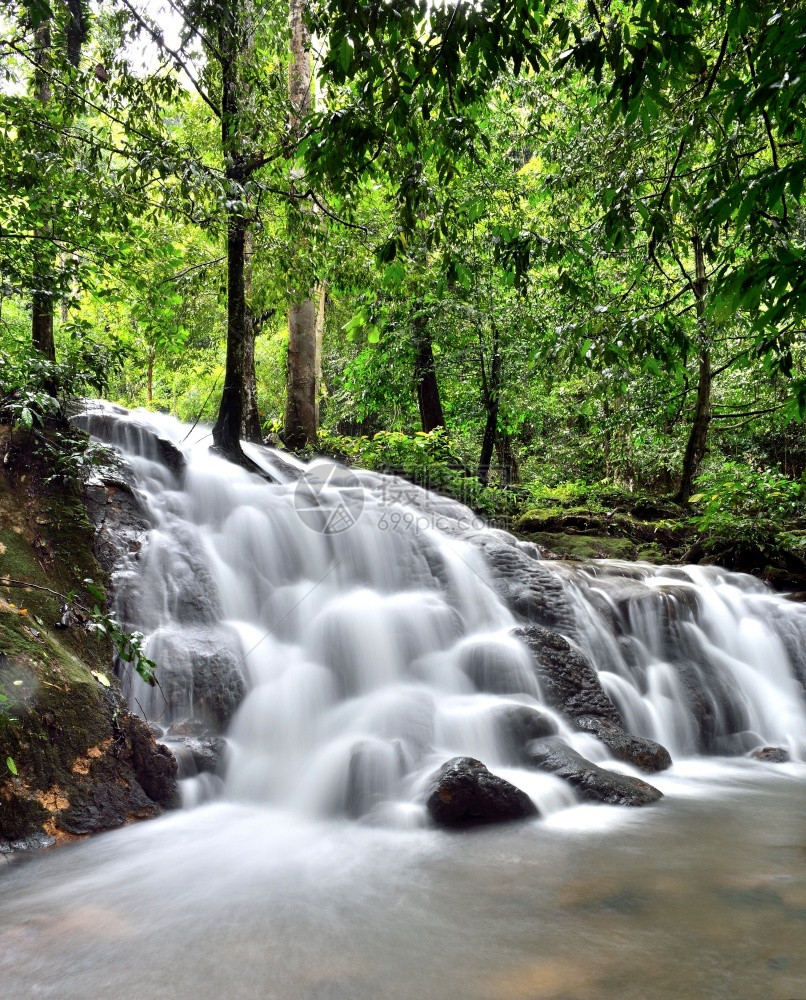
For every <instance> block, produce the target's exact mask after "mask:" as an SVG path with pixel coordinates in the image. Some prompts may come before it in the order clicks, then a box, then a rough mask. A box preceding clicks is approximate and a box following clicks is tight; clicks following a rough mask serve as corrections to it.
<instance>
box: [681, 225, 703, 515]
mask: <svg viewBox="0 0 806 1000" xmlns="http://www.w3.org/2000/svg"><path fill="white" fill-rule="evenodd" d="M694 268H695V272H694V298H695V303H696V309H697V325H698V339H699V344H700V348H699V380H698V382H697V404H696V406H695V408H694V422H693V423H692V425H691V432H690V433H689V437H688V442H687V444H686V453H685V456H684V458H683V471H682V475H681V477H680V487H679V488H678V491H677V494H676V496H675V499H676V500H677V502H678V503H686V502H687V501H688V498H689V497H690V496H691V493H692V490H693V487H694V479H695V477H696V475H697V472H698V471H699V468H700V463H701V462H702V460H703V457H704V456H705V448H706V444H707V441H708V427H709V425H710V423H711V347H710V340H709V336H708V331H707V330H706V324H705V298H706V295H707V294H708V279H707V277H706V272H705V257H704V256H703V249H702V241H701V239H700V237H699V236H698V235H696V234H695V236H694Z"/></svg>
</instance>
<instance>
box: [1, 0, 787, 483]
mask: <svg viewBox="0 0 806 1000" xmlns="http://www.w3.org/2000/svg"><path fill="white" fill-rule="evenodd" d="M1 23H2V37H0V72H2V78H3V82H2V85H0V124H1V125H2V129H3V136H4V142H3V144H2V147H0V192H1V193H2V197H0V284H1V286H2V300H0V305H1V306H2V313H1V314H0V315H1V316H2V326H1V327H0V344H1V345H2V350H3V351H4V352H5V353H6V355H7V356H9V357H10V356H12V355H13V356H14V357H19V356H20V352H29V353H31V352H33V353H34V354H36V353H37V352H38V353H39V354H40V355H44V356H46V357H47V358H48V359H49V360H51V361H53V360H54V359H56V358H58V359H59V360H65V361H68V362H70V363H73V364H74V365H75V366H76V368H77V369H78V368H82V369H83V368H86V367H87V363H91V362H92V361H93V359H95V363H96V364H97V365H99V366H103V368H104V373H105V378H104V382H103V384H104V385H105V387H106V391H107V392H108V393H109V394H110V395H111V396H113V397H114V398H116V399H119V400H120V401H122V402H125V403H128V404H147V405H152V406H160V407H164V408H167V409H171V410H173V411H174V412H177V413H178V414H179V415H180V416H183V417H186V418H190V419H196V418H199V417H200V418H202V419H206V420H209V421H210V422H211V423H213V427H214V429H213V436H214V439H215V441H216V443H217V445H218V446H219V447H220V448H221V449H222V450H223V451H225V452H226V453H227V454H229V455H230V456H231V457H235V458H238V460H241V461H245V459H244V456H243V454H242V453H241V452H240V444H239V441H240V439H241V437H243V436H246V437H251V438H253V439H255V438H260V437H264V436H266V435H275V437H274V438H273V440H285V442H286V444H287V446H289V447H295V448H299V447H309V448H310V447H313V446H315V445H316V441H317V437H318V439H319V447H328V448H330V449H331V450H333V451H335V452H336V453H339V454H343V455H346V454H358V453H361V454H363V456H364V458H365V459H367V460H368V458H369V455H368V452H367V448H366V447H364V445H361V444H360V443H358V444H356V442H360V441H361V440H362V439H366V441H371V440H372V439H373V437H374V436H375V435H381V437H379V438H378V439H377V440H378V442H379V443H380V444H384V445H385V446H387V447H388V448H389V449H390V452H391V451H393V450H394V448H393V447H392V443H391V440H390V439H389V438H388V437H384V435H389V434H403V435H404V436H405V438H406V440H408V441H410V446H409V447H410V449H413V450H416V449H417V448H418V447H420V448H422V447H426V445H425V444H423V441H424V440H425V438H424V437H419V438H418V433H419V434H420V435H429V436H430V437H429V438H428V440H429V441H430V440H431V437H433V440H434V442H435V444H434V447H435V448H436V453H438V454H439V455H441V456H442V459H441V460H444V462H446V463H447V465H448V466H449V467H452V468H454V469H455V470H458V471H459V472H460V473H461V475H462V476H465V477H469V478H477V479H478V480H479V481H480V482H481V483H483V484H485V488H488V489H492V490H499V491H500V490H504V489H510V490H511V489H513V488H514V487H513V484H514V483H520V484H521V485H524V484H526V485H528V484H530V483H531V484H534V483H541V484H543V486H546V487H549V486H552V485H553V484H557V483H561V482H571V481H573V482H579V481H585V482H588V483H603V482H605V483H612V484H615V485H618V486H619V487H623V488H627V489H633V490H635V489H649V490H654V491H659V492H667V493H670V494H671V493H674V494H676V495H677V498H678V499H679V500H681V501H683V502H685V501H687V500H688V499H689V498H690V497H691V496H692V495H696V494H697V493H698V492H702V490H700V489H699V487H698V486H697V485H696V480H697V476H698V475H706V476H707V475H716V474H717V473H718V470H719V469H720V468H722V467H724V463H725V462H730V463H734V465H735V463H737V462H738V463H740V465H741V466H742V467H743V468H746V469H747V470H751V471H752V470H756V471H758V470H763V469H769V468H777V469H778V470H779V471H780V473H781V474H782V475H788V476H790V477H792V476H794V477H795V478H799V477H800V476H801V475H802V473H803V472H804V469H806V458H804V456H805V455H806V447H804V444H803V436H802V430H801V425H800V421H801V420H802V418H803V416H804V413H805V412H806V372H804V352H803V330H804V310H806V305H805V303H806V294H805V292H806V289H805V288H804V238H805V237H806V222H805V221H804V213H803V208H802V194H803V187H804V180H805V178H806V134H805V133H804V111H803V108H804V88H806V76H805V75H804V73H803V67H804V66H806V10H804V7H803V5H802V4H798V3H795V2H780V3H775V2H769V3H768V2H762V3H758V2H752V3H751V2H749V0H747V2H742V0H738V2H736V3H731V4H716V5H714V4H706V3H704V2H703V3H698V2H693V0H686V2H680V3H667V2H664V0H609V2H605V0H600V2H598V3H597V2H595V0H588V2H578V0H569V2H561V3H548V2H536V0H507V2H505V3H497V2H496V3H493V2H492V0H478V2H474V3H470V2H465V0H462V2H452V3H445V4H439V5H432V4H428V3H426V2H425V0H417V2H407V3H401V4H388V3H382V2H377V0H361V2H358V3H355V2H350V3H347V2H345V0H312V2H310V3H308V4H304V5H303V4H300V3H298V2H297V0H294V2H292V3H291V4H282V3H279V2H277V0H234V2H226V3H225V2H223V0H166V3H165V5H156V4H153V3H147V2H145V0H111V2H110V3H107V4H104V5H103V6H101V7H98V8H97V9H95V8H93V7H91V6H90V5H89V4H87V3H85V2H83V0H51V2H50V3H48V2H46V0H27V2H19V3H16V4H10V5H7V10H6V12H5V13H4V14H3V15H2V22H1ZM48 329H50V330H51V335H50V340H48V337H47V331H48ZM278 436H279V437H278ZM418 441H419V444H418ZM367 447H368V446H367ZM395 447H397V446H396V445H395ZM427 447H430V445H428V446H427ZM394 465H395V463H394V462H393V461H392V460H391V459H390V462H389V467H394ZM747 474H748V475H749V474H750V472H749V471H748V473H747Z"/></svg>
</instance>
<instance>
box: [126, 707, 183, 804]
mask: <svg viewBox="0 0 806 1000" xmlns="http://www.w3.org/2000/svg"><path fill="white" fill-rule="evenodd" d="M120 731H121V733H122V734H123V736H124V737H125V739H126V742H127V744H128V747H129V758H130V761H131V766H132V769H133V771H134V774H135V777H136V778H137V781H138V782H139V783H140V786H141V787H142V789H143V791H144V792H145V793H146V795H147V796H148V797H149V798H150V799H151V800H152V802H156V803H157V805H158V806H162V808H163V809H176V808H178V807H179V805H181V801H180V796H179V786H178V785H177V783H176V776H177V766H176V760H175V758H174V755H173V754H172V753H171V751H170V749H169V748H168V747H167V746H165V745H164V744H162V743H157V742H156V741H155V739H154V735H153V733H152V732H151V730H150V728H149V726H148V723H146V722H144V721H143V720H142V719H141V718H139V717H138V716H136V715H130V714H128V713H127V714H125V715H124V716H123V717H122V722H121V725H120Z"/></svg>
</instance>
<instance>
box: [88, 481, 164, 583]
mask: <svg viewBox="0 0 806 1000" xmlns="http://www.w3.org/2000/svg"><path fill="white" fill-rule="evenodd" d="M84 499H85V502H86V504H87V511H88V513H89V515H90V519H91V521H92V522H93V524H94V525H95V543H94V551H95V556H96V558H97V559H98V562H99V563H100V564H101V566H102V567H103V569H104V570H105V571H106V572H107V573H111V572H112V569H113V568H114V566H115V565H116V563H118V562H119V561H120V560H121V559H124V558H125V557H126V556H128V555H131V554H134V553H136V552H139V550H140V548H141V546H142V544H143V538H144V537H145V535H146V533H147V532H148V531H149V530H150V529H151V528H152V527H153V521H152V518H151V515H150V514H149V513H148V511H147V509H146V506H145V504H144V502H143V501H142V500H141V499H140V496H139V494H138V493H137V491H136V490H134V489H132V487H131V486H129V485H127V484H126V483H124V482H123V481H117V482H108V483H93V484H90V485H87V486H85V488H84Z"/></svg>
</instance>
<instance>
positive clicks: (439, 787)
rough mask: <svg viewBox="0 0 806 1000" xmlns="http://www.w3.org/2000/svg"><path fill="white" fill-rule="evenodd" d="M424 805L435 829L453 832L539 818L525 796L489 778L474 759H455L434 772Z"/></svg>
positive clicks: (502, 779)
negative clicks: (484, 825) (463, 828)
mask: <svg viewBox="0 0 806 1000" xmlns="http://www.w3.org/2000/svg"><path fill="white" fill-rule="evenodd" d="M425 804H426V807H427V809H428V812H429V813H430V815H431V818H432V819H433V821H434V822H435V823H436V824H437V826H445V827H453V828H457V827H468V826H479V825H482V824H486V823H506V822H511V821H512V820H519V819H529V818H531V817H533V816H537V815H538V813H537V808H536V806H535V804H534V802H532V800H531V799H530V798H529V796H528V795H527V794H526V793H525V792H522V791H521V790H520V789H519V788H516V787H515V786H514V785H512V784H510V783H509V782H508V781H506V780H505V779H504V778H499V777H498V775H496V774H492V773H491V772H490V771H488V770H487V768H486V767H485V766H484V764H482V763H481V761H480V760H475V759H474V758H473V757H454V758H453V759H452V760H449V761H447V763H445V764H443V765H442V767H441V768H440V769H439V770H438V771H435V772H434V774H433V775H432V776H431V779H430V781H429V785H428V789H427V792H426V802H425Z"/></svg>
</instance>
